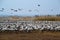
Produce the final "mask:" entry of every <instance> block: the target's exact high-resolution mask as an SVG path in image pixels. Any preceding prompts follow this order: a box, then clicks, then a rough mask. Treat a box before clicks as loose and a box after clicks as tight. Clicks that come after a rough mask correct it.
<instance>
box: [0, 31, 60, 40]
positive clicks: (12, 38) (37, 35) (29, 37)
mask: <svg viewBox="0 0 60 40" xmlns="http://www.w3.org/2000/svg"><path fill="white" fill-rule="evenodd" d="M0 40H60V32H46V31H44V32H41V31H36V32H35V31H33V32H30V33H26V32H0Z"/></svg>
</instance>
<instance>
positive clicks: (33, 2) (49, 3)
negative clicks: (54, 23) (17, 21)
mask: <svg viewBox="0 0 60 40" xmlns="http://www.w3.org/2000/svg"><path fill="white" fill-rule="evenodd" d="M38 5H40V6H38ZM1 8H4V9H5V10H4V11H3V12H1V11H0V16H7V15H17V16H34V15H56V14H60V0H0V10H1ZM19 8H20V9H21V11H19V10H18V9H19ZM11 9H14V10H18V11H17V12H14V11H12V10H11ZM29 10H31V11H30V12H29Z"/></svg>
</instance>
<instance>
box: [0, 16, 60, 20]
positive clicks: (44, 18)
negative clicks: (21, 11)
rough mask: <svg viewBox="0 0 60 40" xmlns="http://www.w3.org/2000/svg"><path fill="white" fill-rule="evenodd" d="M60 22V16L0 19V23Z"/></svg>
mask: <svg viewBox="0 0 60 40" xmlns="http://www.w3.org/2000/svg"><path fill="white" fill-rule="evenodd" d="M21 20H22V21H31V20H33V21H60V16H39V17H18V16H9V17H0V21H21Z"/></svg>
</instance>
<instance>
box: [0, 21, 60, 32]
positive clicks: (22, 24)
mask: <svg viewBox="0 0 60 40" xmlns="http://www.w3.org/2000/svg"><path fill="white" fill-rule="evenodd" d="M34 30H40V31H42V32H43V31H60V22H59V21H17V22H0V32H3V31H24V32H32V31H34Z"/></svg>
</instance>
